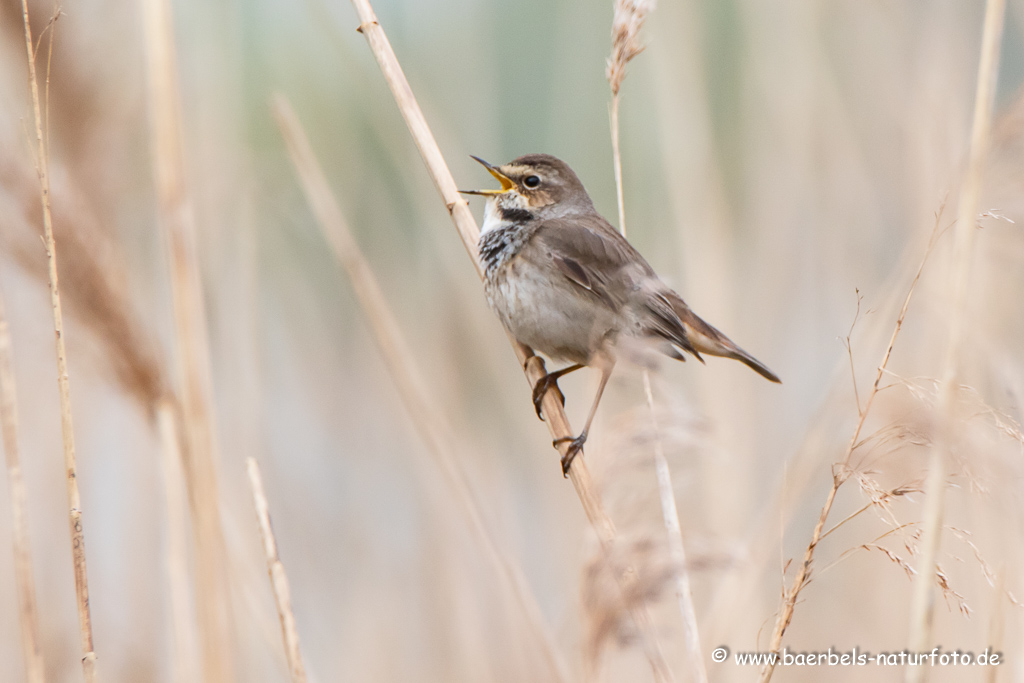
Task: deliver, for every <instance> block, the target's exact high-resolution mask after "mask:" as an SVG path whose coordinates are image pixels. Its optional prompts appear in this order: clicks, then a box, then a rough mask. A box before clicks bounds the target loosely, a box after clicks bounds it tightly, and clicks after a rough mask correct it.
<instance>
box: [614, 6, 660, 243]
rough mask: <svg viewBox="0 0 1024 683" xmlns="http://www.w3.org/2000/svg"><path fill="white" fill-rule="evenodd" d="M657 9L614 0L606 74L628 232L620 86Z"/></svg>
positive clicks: (618, 182)
mask: <svg viewBox="0 0 1024 683" xmlns="http://www.w3.org/2000/svg"><path fill="white" fill-rule="evenodd" d="M653 9H654V0H615V4H614V9H613V14H612V54H611V56H610V57H608V65H607V67H606V68H605V77H606V78H607V79H608V85H609V86H611V89H612V104H611V112H610V118H611V127H612V165H613V167H614V170H615V193H616V199H617V200H618V206H619V230H620V231H621V232H622V234H623V235H625V234H626V208H625V201H624V199H623V192H622V152H621V148H620V146H619V89H620V88H621V87H622V80H623V79H624V78H625V77H626V65H627V64H629V62H630V61H631V60H632V59H633V58H634V57H636V56H637V55H638V54H640V53H641V52H643V51H644V46H643V45H642V44H641V43H640V29H641V28H643V25H644V21H645V20H646V19H647V15H648V14H649V13H650V12H651V11H652V10H653Z"/></svg>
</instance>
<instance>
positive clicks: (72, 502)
mask: <svg viewBox="0 0 1024 683" xmlns="http://www.w3.org/2000/svg"><path fill="white" fill-rule="evenodd" d="M21 11H22V20H23V22H24V25H25V50H26V52H27V55H28V72H29V85H30V88H31V91H32V110H33V114H34V118H35V136H36V139H35V143H36V145H35V152H36V172H37V174H38V175H39V194H40V200H41V201H42V208H43V240H44V245H45V248H46V257H47V261H48V271H49V281H50V306H51V308H52V310H53V330H54V334H55V336H56V342H57V385H58V389H59V392H60V426H61V435H62V438H63V442H64V472H65V475H66V477H65V479H66V483H67V495H68V508H69V515H68V518H69V524H70V528H71V555H72V562H73V563H74V569H75V597H76V602H77V606H78V627H79V633H80V636H81V640H82V670H83V673H84V675H85V680H86V682H87V683H93V681H95V680H96V653H95V652H94V650H93V642H92V616H91V614H90V612H89V578H88V573H87V570H86V561H85V533H84V530H83V526H82V501H81V496H80V495H79V492H78V478H77V469H78V466H77V463H76V459H75V435H74V424H73V422H72V418H71V393H70V387H69V381H68V360H67V352H66V350H65V348H64V316H63V314H62V312H61V307H60V289H59V286H58V279H57V248H56V244H55V243H54V240H53V218H52V216H51V213H50V174H49V157H48V149H47V146H46V140H45V139H44V137H43V117H42V111H41V108H40V103H39V80H38V78H37V76H36V57H35V50H34V49H33V44H32V27H31V26H30V25H29V20H28V0H21ZM50 39H51V45H52V40H53V34H52V33H51V34H50ZM47 83H49V79H47Z"/></svg>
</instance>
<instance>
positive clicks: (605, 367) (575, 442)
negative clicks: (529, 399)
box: [554, 358, 615, 476]
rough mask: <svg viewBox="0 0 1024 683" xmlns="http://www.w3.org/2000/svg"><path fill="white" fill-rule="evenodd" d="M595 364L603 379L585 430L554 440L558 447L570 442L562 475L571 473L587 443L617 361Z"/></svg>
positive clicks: (598, 387)
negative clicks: (591, 426)
mask: <svg viewBox="0 0 1024 683" xmlns="http://www.w3.org/2000/svg"><path fill="white" fill-rule="evenodd" d="M595 365H597V366H598V367H599V368H600V369H601V381H600V383H599V384H598V385H597V395H596V396H594V404H593V405H592V406H590V415H588V416H587V422H586V424H584V425H583V431H582V432H580V435H579V436H577V437H575V438H573V437H571V436H563V437H562V438H560V439H555V440H554V445H555V446H556V447H557V446H558V444H560V443H563V442H565V441H568V442H569V448H568V449H567V450H566V451H565V455H563V456H562V476H568V475H569V468H570V467H571V466H572V461H573V460H574V459H575V458H576V455H577V454H578V453H579V452H580V451H581V450H583V444H584V443H586V441H587V434H588V433H589V432H590V423H591V422H593V421H594V414H595V413H597V406H598V404H599V403H601V395H602V394H603V393H604V388H605V386H606V385H607V384H608V378H609V377H611V376H612V368H614V367H615V361H614V359H611V358H605V359H603V362H601V363H599V364H595Z"/></svg>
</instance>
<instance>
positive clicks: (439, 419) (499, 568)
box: [273, 95, 569, 681]
mask: <svg viewBox="0 0 1024 683" xmlns="http://www.w3.org/2000/svg"><path fill="white" fill-rule="evenodd" d="M273 109H274V114H275V117H276V118H277V122H278V125H279V126H280V128H281V133H282V135H283V136H284V139H285V144H286V146H287V147H288V152H289V155H290V156H291V159H292V163H293V164H294V166H295V169H296V172H297V173H298V175H299V179H300V181H301V183H302V187H303V190H304V191H305V193H306V198H307V200H308V201H309V203H310V205H311V207H312V208H313V212H314V214H315V215H316V218H317V222H318V223H319V224H320V228H321V229H322V230H323V233H324V237H326V239H327V241H328V243H329V244H330V246H331V249H332V250H333V252H334V255H335V257H336V258H337V259H338V261H339V262H340V263H341V265H342V266H343V267H344V269H345V271H346V273H347V274H348V276H349V280H350V282H351V283H352V288H353V289H354V290H355V294H356V298H357V299H358V301H359V305H360V307H361V308H362V310H363V313H364V314H365V315H366V318H367V320H368V322H369V323H370V328H371V330H372V331H373V335H374V339H375V341H376V342H377V346H378V348H379V349H380V352H381V355H382V356H383V357H384V362H385V363H386V364H387V366H388V370H389V371H390V372H391V376H392V378H393V379H394V381H395V383H396V385H397V386H398V390H399V393H400V395H401V397H402V401H403V403H404V404H405V406H406V409H407V410H408V411H409V415H410V416H411V417H412V420H413V422H414V423H415V426H416V429H417V431H419V433H420V436H421V437H422V438H423V441H424V442H425V443H426V446H427V449H428V450H429V452H430V454H431V455H432V456H433V459H434V464H435V466H436V467H437V468H438V469H439V470H440V471H441V474H442V475H443V476H444V479H445V481H446V482H447V484H448V486H449V487H450V489H451V491H452V493H453V494H454V499H455V501H456V502H457V504H458V505H459V507H460V509H461V512H462V515H463V516H464V518H465V519H466V521H467V523H468V525H469V527H470V530H471V532H472V533H473V536H474V538H475V539H476V540H477V542H478V543H479V544H480V546H481V549H482V550H483V552H484V555H485V556H486V558H487V560H488V561H489V562H490V563H491V566H492V567H493V568H494V569H495V571H496V573H497V575H498V580H499V581H500V582H501V583H502V584H503V585H504V587H505V589H506V590H507V591H508V592H509V594H510V595H511V596H513V597H514V599H515V601H516V602H517V603H518V605H519V607H520V608H521V609H522V611H523V616H524V617H525V619H526V622H527V624H528V625H529V627H530V631H531V634H532V637H533V639H534V640H536V641H537V644H538V646H539V647H540V649H541V651H542V652H543V654H544V659H545V660H546V663H547V665H548V667H549V668H550V670H551V675H552V676H553V677H554V679H555V680H560V681H568V680H569V671H568V667H567V665H566V664H565V662H564V661H563V658H562V656H561V654H560V653H559V652H558V649H557V647H556V646H555V643H554V638H553V636H552V635H551V632H550V629H549V627H548V625H547V623H546V622H545V620H544V616H543V614H542V613H541V611H540V606H539V605H538V604H537V601H536V598H534V596H533V594H532V593H531V592H530V588H529V586H528V585H527V583H526V579H525V578H524V577H523V575H522V572H521V571H520V570H519V568H518V567H517V566H516V565H515V564H514V563H513V562H512V561H511V560H510V559H509V558H508V557H507V555H506V554H505V553H503V552H502V551H501V550H500V548H499V546H498V543H497V541H496V540H495V539H494V538H493V535H492V534H491V533H490V531H489V530H488V529H487V527H486V525H485V524H484V521H483V520H484V517H483V515H482V514H481V510H480V507H479V505H478V504H477V502H476V499H475V498H474V497H473V494H472V488H471V486H470V484H469V482H468V481H467V479H466V475H465V473H464V472H463V470H462V468H461V467H460V466H459V461H458V460H457V459H455V458H454V457H453V454H455V453H457V452H459V451H460V450H463V449H460V448H457V447H456V439H455V437H454V435H453V434H452V431H451V429H450V428H449V427H448V426H447V421H446V420H445V419H444V417H443V416H442V415H441V414H440V413H439V412H438V411H437V410H436V409H435V408H434V403H433V402H432V401H431V399H430V395H429V393H428V391H427V389H426V382H425V381H424V380H423V377H422V375H421V373H420V372H419V369H418V368H417V366H416V363H415V362H414V360H413V359H414V357H415V356H414V354H413V353H412V350H411V349H410V347H409V345H408V344H407V343H406V341H405V339H404V337H403V335H402V333H401V329H400V328H399V325H398V321H397V320H396V319H395V316H394V314H393V313H392V311H391V307H390V306H389V304H388V301H387V299H385V298H384V293H383V291H382V290H381V287H380V283H379V282H378V281H377V278H376V277H375V276H374V274H373V270H372V268H371V267H370V264H369V262H367V260H366V258H365V257H364V256H363V253H362V251H361V250H360V249H359V245H358V243H357V242H356V241H355V238H354V236H353V235H352V233H351V231H350V230H349V228H348V224H347V222H346V220H345V217H344V215H343V214H342V210H341V206H340V205H339V204H338V201H337V199H336V198H335V197H334V194H333V193H332V192H331V189H330V186H329V185H328V183H327V178H326V177H325V176H324V172H323V169H322V168H321V167H320V164H319V163H318V161H317V159H316V155H315V154H314V152H313V148H312V145H310V143H309V139H308V137H307V136H306V133H305V131H304V130H303V129H302V125H301V124H300V123H299V120H298V117H297V116H296V115H295V112H294V110H293V109H292V107H291V105H290V104H289V103H288V101H287V100H286V99H285V98H284V97H282V96H280V95H279V96H277V97H275V99H274V103H273Z"/></svg>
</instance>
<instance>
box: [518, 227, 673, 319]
mask: <svg viewBox="0 0 1024 683" xmlns="http://www.w3.org/2000/svg"><path fill="white" fill-rule="evenodd" d="M531 241H532V242H533V244H534V246H536V247H539V248H540V249H541V250H542V251H543V252H545V254H546V255H547V256H549V257H550V258H551V260H552V262H553V264H554V266H555V268H556V269H557V270H558V272H559V273H561V274H562V275H563V276H564V277H565V278H566V279H568V280H569V281H570V282H572V283H574V284H575V285H577V286H579V287H581V288H582V289H584V290H586V291H588V292H590V293H591V294H593V295H594V296H595V297H596V298H597V299H598V300H600V301H601V302H602V303H604V304H606V305H607V306H609V307H611V308H616V307H617V305H619V304H621V303H622V301H623V300H624V299H625V297H626V296H627V295H628V291H629V289H630V288H631V287H632V285H633V280H634V279H635V278H636V276H637V275H640V276H648V277H650V276H653V275H654V271H653V270H651V267H650V266H649V265H648V264H647V262H646V261H645V260H644V259H643V257H642V256H641V255H640V254H639V252H637V251H636V249H634V248H633V246H632V245H631V244H630V243H629V242H627V241H626V238H624V237H623V236H622V235H620V234H619V233H618V232H616V230H615V229H614V228H613V227H612V226H611V225H609V224H608V222H607V221H606V220H604V219H603V218H601V216H599V215H597V214H593V215H586V216H573V217H572V218H571V219H567V218H553V219H549V220H546V221H544V222H542V223H541V224H540V225H539V226H538V227H537V230H536V232H535V233H534V235H533V239H532V240H531Z"/></svg>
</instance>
